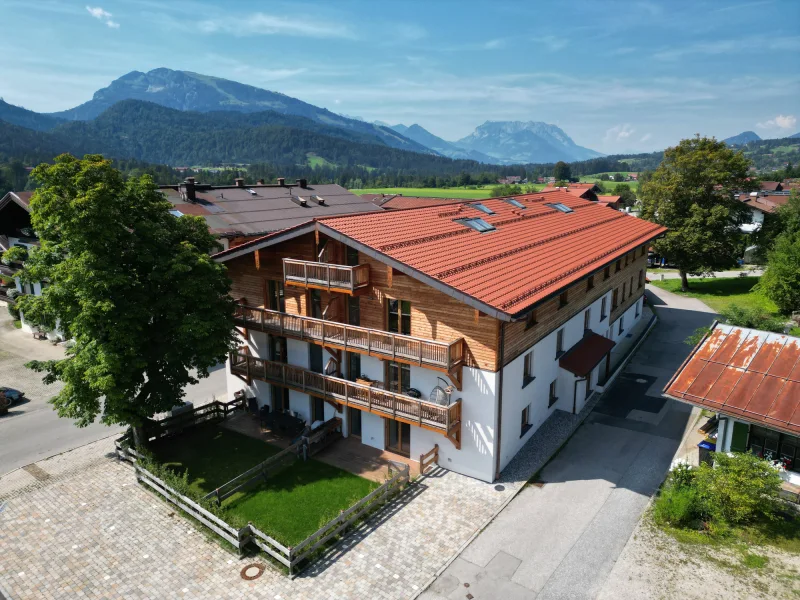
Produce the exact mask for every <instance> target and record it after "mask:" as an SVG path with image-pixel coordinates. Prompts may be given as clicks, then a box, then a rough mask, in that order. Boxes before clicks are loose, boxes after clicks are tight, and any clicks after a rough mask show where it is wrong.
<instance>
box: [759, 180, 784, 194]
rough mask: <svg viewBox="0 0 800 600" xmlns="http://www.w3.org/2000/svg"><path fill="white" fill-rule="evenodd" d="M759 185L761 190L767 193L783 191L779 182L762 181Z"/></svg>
mask: <svg viewBox="0 0 800 600" xmlns="http://www.w3.org/2000/svg"><path fill="white" fill-rule="evenodd" d="M760 185H761V189H762V190H766V191H768V192H779V191H780V190H782V189H783V185H782V184H781V182H780V181H762V182H761V183H760Z"/></svg>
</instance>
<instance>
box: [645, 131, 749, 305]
mask: <svg viewBox="0 0 800 600" xmlns="http://www.w3.org/2000/svg"><path fill="white" fill-rule="evenodd" d="M749 166H750V161H749V160H748V159H747V157H746V156H745V155H744V154H743V153H742V152H740V151H735V150H733V149H731V148H729V147H728V146H727V145H726V144H725V143H724V142H718V141H717V140H715V139H714V138H705V137H700V136H696V137H694V138H691V139H686V140H681V142H680V143H679V144H678V145H677V146H675V147H674V148H668V149H667V150H666V151H665V152H664V160H663V161H662V162H661V164H660V165H659V167H658V169H656V170H655V172H654V173H653V175H652V177H650V178H649V180H648V181H647V182H646V183H644V184H642V186H641V188H640V190H639V198H640V199H641V201H642V216H643V217H644V218H645V219H648V220H650V221H653V222H655V223H658V224H660V225H664V226H666V227H668V228H669V231H668V232H667V233H666V234H665V235H664V237H663V238H661V239H659V240H657V241H656V242H655V244H654V246H655V249H656V251H657V252H659V253H660V254H663V255H665V256H667V258H668V259H669V261H670V262H671V263H672V264H674V265H675V266H676V267H677V268H678V270H679V271H680V275H681V287H682V289H683V290H688V289H689V280H688V277H687V275H688V274H689V273H700V272H703V271H714V270H721V269H726V268H730V267H732V266H734V265H735V264H736V259H737V258H738V256H739V252H738V248H739V243H738V242H739V240H740V232H739V227H738V226H739V225H740V224H742V223H744V222H746V221H748V220H749V209H748V208H747V207H746V206H745V205H744V204H743V203H741V202H739V201H738V200H737V199H736V198H735V197H734V192H735V191H749V190H753V189H756V187H757V186H758V184H757V183H756V182H755V181H751V180H750V179H749V178H748V168H749Z"/></svg>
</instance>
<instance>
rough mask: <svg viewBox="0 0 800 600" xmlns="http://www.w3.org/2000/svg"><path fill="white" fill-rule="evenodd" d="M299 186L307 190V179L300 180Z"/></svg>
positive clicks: (298, 181)
mask: <svg viewBox="0 0 800 600" xmlns="http://www.w3.org/2000/svg"><path fill="white" fill-rule="evenodd" d="M297 185H299V186H300V187H301V188H303V189H305V188H306V186H307V185H308V181H306V180H305V179H298V180H297Z"/></svg>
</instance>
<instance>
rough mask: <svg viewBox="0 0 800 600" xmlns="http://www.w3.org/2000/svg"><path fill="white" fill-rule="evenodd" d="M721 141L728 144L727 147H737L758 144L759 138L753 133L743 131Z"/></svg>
mask: <svg viewBox="0 0 800 600" xmlns="http://www.w3.org/2000/svg"><path fill="white" fill-rule="evenodd" d="M722 141H723V142H725V143H726V144H728V146H738V145H740V144H747V143H749V142H760V141H761V136H759V135H758V134H757V133H756V132H755V131H743V132H742V133H740V134H738V135H734V136H731V137H729V138H725V139H724V140H722Z"/></svg>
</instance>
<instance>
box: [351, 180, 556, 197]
mask: <svg viewBox="0 0 800 600" xmlns="http://www.w3.org/2000/svg"><path fill="white" fill-rule="evenodd" d="M498 185H499V184H494V185H489V186H481V187H477V188H476V187H472V186H471V187H467V188H368V189H360V190H350V191H351V192H353V193H354V194H403V195H404V196H422V197H424V198H465V199H469V200H482V199H485V198H491V197H492V188H495V187H497V186H498ZM529 185H530V186H532V187H533V188H534V189H535V190H536V191H539V190H541V189H542V188H543V187H544V184H526V185H523V186H521V187H522V188H523V189H524V188H526V187H529Z"/></svg>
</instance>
